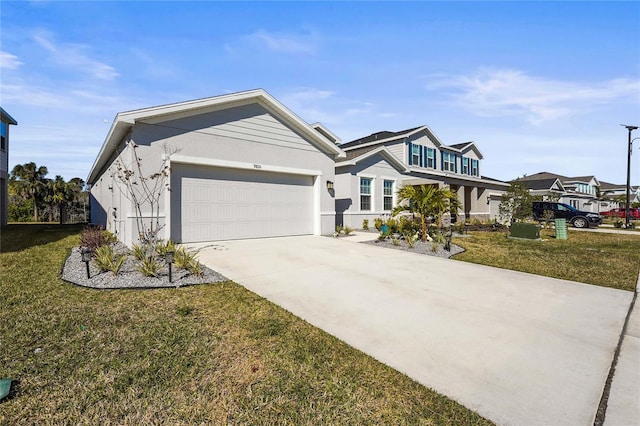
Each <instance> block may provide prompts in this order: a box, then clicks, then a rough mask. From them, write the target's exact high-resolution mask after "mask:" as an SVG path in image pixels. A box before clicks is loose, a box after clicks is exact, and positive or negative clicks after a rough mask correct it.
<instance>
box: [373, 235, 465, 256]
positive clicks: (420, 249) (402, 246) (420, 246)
mask: <svg viewBox="0 0 640 426" xmlns="http://www.w3.org/2000/svg"><path fill="white" fill-rule="evenodd" d="M362 244H370V245H374V246H378V247H384V248H390V249H396V250H404V251H410V252H413V253H418V254H426V255H428V256H437V257H444V258H447V259H448V258H450V257H451V256H454V255H456V254H458V253H462V252H463V251H464V249H463V248H462V247H460V246H457V245H455V244H451V251H447V250H445V249H444V244H440V245H439V246H438V249H437V250H436V251H433V246H432V245H431V243H430V242H429V241H427V242H426V243H423V242H422V241H417V242H416V244H415V246H413V248H409V246H408V245H407V243H406V242H405V241H404V240H400V243H399V244H398V245H397V246H396V245H393V243H392V242H391V239H386V240H383V241H378V240H374V241H364V242H362Z"/></svg>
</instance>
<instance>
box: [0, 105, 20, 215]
mask: <svg viewBox="0 0 640 426" xmlns="http://www.w3.org/2000/svg"><path fill="white" fill-rule="evenodd" d="M16 124H18V122H17V121H16V120H14V118H13V117H11V116H10V115H9V113H7V112H6V111H5V110H4V109H3V108H2V107H0V226H4V225H6V224H7V205H8V202H9V189H8V186H9V125H14V126H15V125H16Z"/></svg>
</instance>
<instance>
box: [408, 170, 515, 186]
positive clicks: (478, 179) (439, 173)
mask: <svg viewBox="0 0 640 426" xmlns="http://www.w3.org/2000/svg"><path fill="white" fill-rule="evenodd" d="M408 171H409V172H414V173H419V174H423V175H430V176H436V177H439V178H446V179H458V180H462V181H468V182H480V183H486V184H489V185H497V186H504V187H505V188H508V187H509V186H510V185H509V184H508V183H504V182H496V181H494V180H486V179H482V178H481V177H474V176H469V175H459V174H456V173H451V172H442V171H439V170H434V169H429V170H423V169H418V168H415V167H410V168H409V169H408Z"/></svg>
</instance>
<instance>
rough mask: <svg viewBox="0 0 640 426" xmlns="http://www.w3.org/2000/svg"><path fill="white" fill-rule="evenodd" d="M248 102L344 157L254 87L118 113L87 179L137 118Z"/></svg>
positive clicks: (163, 117) (92, 177)
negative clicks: (273, 114)
mask: <svg viewBox="0 0 640 426" xmlns="http://www.w3.org/2000/svg"><path fill="white" fill-rule="evenodd" d="M251 102H257V103H259V104H260V105H262V106H263V107H265V108H267V109H268V110H270V111H272V112H274V113H276V115H278V116H279V117H280V118H282V119H284V120H285V121H286V122H287V123H289V124H290V125H291V126H294V127H295V128H297V129H298V130H300V131H301V132H302V133H303V134H305V135H307V136H308V137H309V138H310V139H311V140H312V141H313V142H315V144H316V145H317V146H318V147H319V148H320V149H321V150H324V151H325V152H327V153H330V154H332V155H334V156H335V158H344V157H346V154H345V153H344V151H343V150H342V149H341V148H339V147H338V146H337V145H335V144H334V143H331V142H330V141H329V140H327V139H326V138H324V137H323V136H322V135H320V134H319V133H318V131H317V130H315V129H314V128H313V127H311V126H310V125H309V124H308V123H306V122H305V121H303V120H302V119H301V118H300V117H298V116H297V115H296V114H294V113H293V112H292V111H291V110H289V109H288V108H286V107H285V106H284V105H283V104H281V103H280V102H279V101H277V100H276V99H275V98H273V97H272V96H271V95H269V94H268V93H267V92H266V91H265V90H263V89H255V90H248V91H245V92H237V93H230V94H227V95H220V96H214V97H209V98H202V99H195V100H191V101H186V102H178V103H174V104H166V105H160V106H155V107H150V108H142V109H137V110H131V111H125V112H121V113H118V114H117V115H116V117H115V119H114V122H113V123H112V125H111V128H110V129H109V133H108V134H107V138H106V139H105V141H104V143H103V145H102V148H101V149H100V152H99V154H98V157H97V158H96V160H95V162H94V164H93V166H92V167H91V171H90V172H89V176H88V178H87V182H88V183H92V182H93V181H95V180H96V179H97V177H98V176H96V174H97V173H98V171H99V170H100V169H102V167H103V166H104V163H105V162H106V161H107V160H108V159H109V157H110V156H111V153H112V150H113V149H115V148H116V147H117V144H118V143H119V142H120V140H121V139H122V137H124V135H125V134H126V132H127V131H128V130H129V129H130V128H131V127H132V126H133V125H134V124H135V123H136V122H138V121H145V122H149V123H154V122H159V121H164V120H166V119H167V117H168V116H175V115H181V116H189V115H193V111H194V110H207V109H211V110H215V109H222V108H228V107H229V106H231V105H234V104H237V105H243V104H248V103H251Z"/></svg>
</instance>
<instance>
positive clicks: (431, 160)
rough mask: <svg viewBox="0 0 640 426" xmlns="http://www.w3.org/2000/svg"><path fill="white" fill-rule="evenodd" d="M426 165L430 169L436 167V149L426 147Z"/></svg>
mask: <svg viewBox="0 0 640 426" xmlns="http://www.w3.org/2000/svg"><path fill="white" fill-rule="evenodd" d="M426 163H427V164H426V166H427V167H430V168H432V169H435V168H436V150H435V149H433V148H427V161H426Z"/></svg>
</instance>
